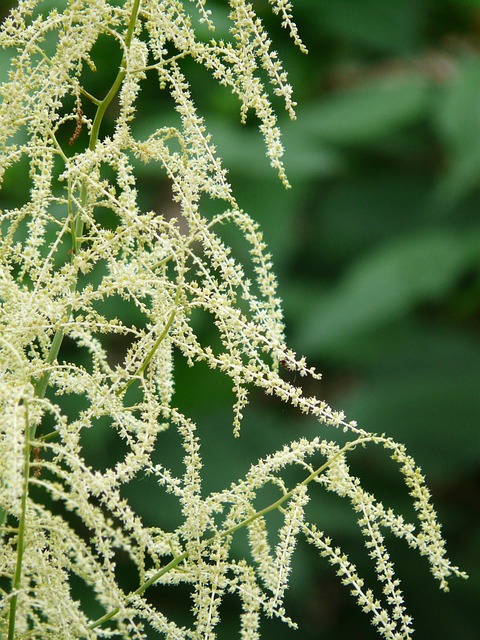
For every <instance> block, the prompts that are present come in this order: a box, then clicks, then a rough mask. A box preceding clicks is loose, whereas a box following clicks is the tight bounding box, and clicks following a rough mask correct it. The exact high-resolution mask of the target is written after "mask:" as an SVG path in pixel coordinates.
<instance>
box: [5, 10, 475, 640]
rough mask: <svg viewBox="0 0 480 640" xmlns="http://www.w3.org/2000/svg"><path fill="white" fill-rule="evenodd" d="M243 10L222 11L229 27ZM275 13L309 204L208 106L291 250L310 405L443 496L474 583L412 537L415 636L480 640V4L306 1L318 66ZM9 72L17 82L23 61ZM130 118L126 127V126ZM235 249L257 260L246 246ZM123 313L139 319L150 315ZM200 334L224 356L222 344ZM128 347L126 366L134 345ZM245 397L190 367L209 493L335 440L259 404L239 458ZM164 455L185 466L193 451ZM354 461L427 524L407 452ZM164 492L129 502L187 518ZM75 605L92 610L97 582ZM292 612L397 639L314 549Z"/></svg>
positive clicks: (229, 107)
mask: <svg viewBox="0 0 480 640" xmlns="http://www.w3.org/2000/svg"><path fill="white" fill-rule="evenodd" d="M59 4H61V3H59V2H55V1H54V0H51V1H49V2H45V3H44V4H43V6H44V7H45V8H48V7H53V6H58V5H59ZM223 4H224V3H223V2H220V0H218V2H213V1H212V2H211V5H212V8H213V9H215V8H217V9H218V12H219V14H221V13H222V7H223ZM254 4H255V6H256V7H257V9H258V11H259V13H260V15H261V16H262V18H263V19H264V20H265V22H266V24H267V25H268V26H269V29H270V31H271V33H272V37H273V40H274V42H275V46H276V48H277V49H278V50H279V52H280V55H281V57H282V59H283V60H284V61H285V66H286V68H287V69H288V71H289V73H290V77H291V82H292V84H293V85H294V88H295V95H296V99H297V102H298V105H299V106H298V112H297V113H298V118H297V121H296V122H294V123H291V122H289V121H287V120H286V119H285V118H283V116H282V117H281V122H282V125H283V130H284V141H285V147H286V159H285V163H286V168H287V173H288V177H289V179H290V182H291V185H292V189H290V190H288V191H286V190H285V189H284V188H283V187H282V185H281V184H280V183H279V181H278V179H277V177H276V175H275V174H274V172H273V171H272V170H271V169H270V167H269V165H268V162H267V161H266V160H265V158H264V156H263V151H264V150H263V143H262V140H261V137H260V135H259V134H258V131H257V129H256V126H255V124H256V123H255V122H254V121H251V122H249V123H248V124H247V126H244V127H242V126H241V125H239V124H237V123H238V111H239V109H238V104H237V102H236V101H235V99H234V98H233V97H232V96H231V95H230V94H229V93H228V92H227V91H226V90H225V89H222V88H217V87H216V86H215V85H214V84H213V83H212V82H211V80H209V78H208V75H207V74H206V73H204V72H202V71H201V70H198V69H197V68H196V67H195V66H194V65H190V71H191V74H190V81H191V83H192V87H193V91H194V95H195V97H196V100H197V104H198V106H199V110H200V111H201V113H202V114H203V115H204V116H205V119H206V122H207V126H208V128H209V129H210V130H211V132H212V133H213V135H214V140H215V142H216V144H217V147H218V150H219V153H220V154H221V155H222V156H223V158H224V162H225V165H226V166H227V167H228V168H229V170H230V178H231V181H232V184H233V185H234V189H235V194H236V197H237V199H238V202H239V204H240V206H241V207H242V208H244V209H245V210H247V211H249V212H250V213H251V215H252V216H253V217H254V218H255V219H256V220H258V221H259V223H260V224H261V227H262V229H263V232H264V236H265V239H266V241H267V243H268V245H269V247H270V249H271V252H272V254H273V260H274V263H275V266H276V271H277V274H278V279H279V288H280V294H281V296H282V298H283V300H284V308H285V319H286V325H287V334H288V337H289V341H290V344H291V345H292V347H293V348H294V349H295V350H296V351H297V352H299V353H305V354H306V355H307V356H308V358H309V360H310V362H311V363H312V364H314V365H315V366H316V367H317V368H318V369H319V370H320V371H322V372H323V373H324V380H323V382H322V383H320V384H316V385H315V387H314V388H312V389H311V390H312V391H314V392H315V393H317V394H318V395H319V396H321V397H323V398H325V399H327V400H328V401H329V403H331V404H332V405H333V406H334V407H336V408H342V409H344V410H345V411H346V413H347V416H348V417H349V418H350V419H356V420H357V421H358V422H359V424H360V425H361V426H364V427H365V428H367V429H368V430H372V431H377V432H385V433H386V434H388V435H390V436H392V437H394V438H395V439H397V440H399V441H402V442H404V443H405V444H406V445H407V447H408V450H409V452H410V453H411V454H412V455H413V456H414V457H415V458H416V460H417V462H418V463H419V464H420V466H421V467H422V469H423V471H424V472H425V474H426V476H427V478H428V481H429V486H430V487H431V491H432V494H433V496H434V501H435V504H436V506H437V508H438V512H439V514H440V520H441V522H442V523H443V531H444V535H445V537H446V539H447V542H448V547H447V548H448V551H449V555H450V557H451V559H452V561H453V562H454V563H455V564H458V565H459V566H461V568H463V569H464V570H465V571H467V572H468V573H469V575H470V578H469V580H468V581H461V580H455V581H454V582H453V583H452V585H451V592H450V593H449V594H448V595H445V594H442V593H440V592H439V591H438V589H437V585H436V583H435V582H434V580H433V578H432V577H431V576H430V574H429V571H428V567H427V564H426V562H425V561H424V560H423V559H419V558H418V557H417V556H416V554H413V553H411V552H410V551H408V549H407V548H406V546H405V545H402V544H400V543H395V542H394V541H392V547H391V549H392V556H393V558H394V560H395V562H396V564H397V569H398V574H399V576H400V577H401V579H402V581H403V585H404V590H405V598H406V603H407V605H408V607H409V609H410V611H411V613H412V614H413V616H414V619H415V626H416V629H417V632H416V635H415V637H416V638H417V639H418V640H429V639H431V638H435V639H436V640H444V639H445V640H446V639H450V638H452V637H455V638H457V639H458V640H478V639H479V638H480V615H479V611H480V384H479V381H480V2H479V1H477V0H455V1H454V0H450V1H447V0H395V1H388V0H387V1H386V0H360V1H359V0H302V1H301V2H300V1H299V2H297V3H296V5H297V6H296V8H295V16H296V20H297V24H298V27H299V31H300V34H301V35H302V37H303V39H304V41H305V43H306V45H307V47H308V49H309V55H308V56H304V55H302V54H301V53H300V52H299V51H298V50H296V49H295V48H294V47H293V45H292V43H291V41H290V40H289V39H288V37H287V36H286V34H285V33H284V32H282V30H281V29H280V25H279V21H278V19H277V18H275V17H274V16H272V15H271V14H270V10H269V7H268V3H267V1H266V0H258V1H256V2H255V3H254ZM9 5H11V3H9V2H7V3H3V2H2V6H1V7H0V11H1V12H3V14H5V12H6V10H7V8H8V6H9ZM222 29H224V30H225V35H227V30H228V24H227V23H226V22H223V23H222V22H221V25H220V35H222V33H221V32H222ZM205 37H207V34H205ZM0 55H1V56H3V57H0V74H1V73H2V67H3V70H4V69H5V68H6V67H5V63H6V59H7V58H6V56H7V53H6V52H0ZM112 56H113V57H114V56H117V57H119V53H118V51H116V50H115V47H114V46H113V45H112V44H111V43H110V42H109V41H107V40H105V41H104V42H102V43H99V45H98V47H97V50H96V52H95V56H94V57H95V60H96V63H97V66H98V69H99V71H98V72H97V74H96V75H91V76H89V82H90V83H91V84H90V88H89V91H91V92H92V93H94V94H95V93H96V90H97V88H98V94H99V95H102V93H103V88H104V87H105V86H106V84H105V82H106V81H105V76H102V69H105V68H108V67H109V66H111V60H112V59H113V58H112ZM187 67H188V65H187ZM187 67H186V68H187ZM192 74H193V75H192ZM107 84H108V80H107ZM95 85H96V86H95ZM141 99H142V109H141V111H140V114H139V115H140V119H139V122H138V126H137V133H138V134H139V135H144V134H145V135H146V134H147V133H150V132H151V131H152V130H153V128H154V127H156V126H158V125H162V124H163V125H164V124H165V123H166V122H168V121H169V119H170V118H171V114H170V112H169V109H170V106H171V105H170V102H169V101H168V100H166V99H163V98H161V97H159V94H158V92H157V88H156V86H155V83H154V82H153V83H152V84H151V85H148V86H146V87H145V89H144V91H143V94H142V97H141ZM109 117H110V126H111V123H112V122H113V119H114V117H115V112H114V110H113V111H112V112H111V113H110V116H109ZM108 126H109V125H108V124H107V127H106V128H105V131H107V130H108ZM72 129H73V125H72ZM72 133H73V130H72V131H70V132H69V133H68V135H67V134H66V139H68V137H69V136H70V135H71V134H72ZM82 139H83V138H80V140H79V142H78V144H81V143H82ZM83 141H84V139H83ZM139 172H140V182H141V187H142V190H141V195H140V197H141V200H142V206H144V207H148V208H154V209H157V210H158V211H161V212H168V210H169V207H170V206H171V205H170V204H169V187H168V183H167V182H166V181H165V180H164V179H163V178H162V177H161V176H159V175H158V173H156V172H155V170H153V169H151V168H148V167H147V168H145V167H139ZM26 188H28V182H27V176H26V175H25V167H23V168H22V167H21V166H20V167H19V168H18V169H15V170H12V171H10V172H9V173H8V174H7V176H6V181H5V185H4V189H3V191H2V193H1V199H2V206H5V207H6V206H11V205H12V204H13V203H15V201H16V199H18V198H19V199H20V200H21V199H22V197H23V194H24V193H25V189H26ZM172 211H173V210H172ZM173 214H174V212H173V213H172V215H173ZM230 240H231V242H233V243H235V242H236V239H235V237H234V236H232V238H231V239H230ZM234 250H235V249H234ZM238 251H240V252H241V251H242V248H241V245H239V249H238ZM117 311H118V310H116V309H112V314H114V313H117ZM121 312H122V314H123V316H124V317H125V314H126V315H127V316H128V315H129V314H130V315H131V318H132V319H134V318H135V310H128V309H125V308H122V310H121ZM201 330H202V331H203V332H204V337H205V339H206V340H208V336H209V327H208V326H205V327H203V328H201ZM68 347H69V345H68V343H67V344H66V345H65V349H68ZM111 348H112V351H113V353H115V352H116V350H118V353H119V354H120V353H121V352H122V346H121V345H118V344H115V343H112V346H111ZM65 357H66V356H65ZM119 357H120V356H119ZM231 398H232V396H231V391H230V388H229V383H228V381H226V380H224V379H222V378H221V377H220V376H217V375H213V374H209V373H208V372H207V371H204V370H203V369H201V368H198V367H196V368H194V369H193V370H190V369H188V367H186V366H185V363H184V362H183V361H182V360H181V359H180V358H178V360H177V361H176V396H175V399H176V402H177V403H178V405H180V406H181V407H182V408H183V409H184V410H185V411H186V412H187V413H188V414H189V415H192V417H194V418H195V419H197V420H198V423H199V429H200V434H201V435H202V438H203V440H204V444H203V453H204V456H205V460H206V467H205V469H206V479H205V490H206V491H209V490H213V489H218V488H220V487H222V486H224V485H225V483H228V482H230V480H231V479H234V478H235V477H238V476H239V474H241V473H242V472H244V471H245V470H246V469H248V466H249V465H250V463H251V462H253V461H255V460H256V459H257V458H258V457H259V456H261V455H264V454H265V453H267V452H269V451H273V450H275V449H276V448H278V447H279V446H281V444H282V443H283V442H285V441H288V440H289V439H292V438H295V437H297V436H298V435H299V434H300V433H301V434H304V433H305V434H310V435H313V434H315V433H319V432H320V433H321V432H322V428H319V426H318V425H315V424H313V423H312V422H310V421H305V420H304V421H303V422H302V423H300V422H299V420H298V417H297V416H296V415H295V414H293V413H292V412H290V411H289V410H285V409H284V408H282V407H279V406H277V405H276V404H274V403H272V401H271V400H270V399H266V398H265V397H262V396H261V395H256V394H254V395H253V403H252V405H251V406H250V408H249V409H248V411H247V412H246V420H245V426H244V430H243V433H242V436H241V438H240V439H239V440H237V441H234V439H233V436H232V434H231V431H230V430H229V424H230V422H231ZM69 410H71V411H74V408H72V407H70V409H69ZM113 443H114V437H113V436H112V435H111V434H110V433H109V430H108V428H105V429H101V428H99V429H98V430H97V431H96V432H92V433H91V434H89V435H88V437H87V439H86V442H85V445H86V446H89V447H91V451H92V460H94V459H95V457H96V456H97V458H98V456H99V455H101V457H102V463H103V464H107V463H108V461H109V460H113V459H115V456H118V455H119V454H118V453H115V448H114V446H113ZM162 447H163V448H162V452H163V454H164V455H167V456H169V457H170V459H171V460H172V466H173V467H175V466H176V465H177V466H178V467H179V468H180V466H181V454H180V452H179V451H178V442H177V441H176V439H175V437H174V436H172V437H171V439H170V440H168V439H167V440H166V441H165V443H164V444H163V445H162ZM99 451H100V452H101V454H98V452H99ZM95 452H97V453H95ZM226 460H227V461H228V462H227V464H226V465H225V461H226ZM99 464H100V463H99ZM354 464H355V465H356V468H358V472H359V473H360V474H361V476H362V478H363V479H364V482H365V483H366V485H367V486H368V487H371V489H372V490H373V491H375V492H377V493H379V494H380V495H381V496H382V497H384V499H385V501H386V502H387V503H388V504H389V505H391V506H393V507H394V508H396V509H401V510H404V511H405V512H406V513H407V514H408V513H410V511H409V510H410V506H409V501H408V499H407V497H406V494H405V491H404V489H403V488H402V485H401V482H400V481H399V478H398V473H397V469H395V468H393V467H392V465H391V464H389V463H388V460H387V458H386V456H384V455H382V454H381V453H379V452H377V451H375V450H372V449H369V450H366V451H364V452H361V453H360V454H357V455H356V457H355V459H354ZM156 495H157V494H156V492H155V487H154V486H150V485H149V484H148V483H147V482H145V483H143V484H142V486H141V488H140V491H138V490H133V489H132V490H131V492H130V494H129V495H128V499H129V500H131V502H132V504H135V505H136V506H137V508H138V509H139V511H140V513H141V514H142V517H143V518H144V519H145V521H146V522H147V523H149V524H161V525H162V526H166V527H167V526H174V525H175V524H176V522H177V518H178V514H177V513H176V511H175V509H174V507H173V506H172V507H171V510H170V507H169V506H168V505H167V506H166V505H165V503H163V502H159V501H158V498H157V497H156ZM312 508H313V509H315V510H316V513H315V518H316V519H317V520H318V523H319V526H320V527H323V528H325V530H326V531H328V533H329V534H331V536H332V537H333V538H334V540H335V541H336V542H337V543H339V544H341V545H342V546H343V547H344V548H345V550H347V551H348V552H349V553H351V554H352V557H353V558H354V559H356V560H357V561H358V564H359V566H360V567H361V570H362V571H363V572H364V573H365V575H367V576H372V568H371V567H370V565H369V562H368V560H367V558H366V554H365V552H364V550H363V547H362V539H361V536H360V535H359V532H358V530H356V528H355V525H354V520H353V518H352V516H351V514H350V513H349V511H348V508H346V507H343V506H342V505H341V503H338V502H336V501H335V500H332V499H327V497H325V496H320V497H318V498H316V499H315V501H314V503H313V507H312ZM277 524H278V523H277ZM242 544H245V541H243V542H242V540H240V542H239V545H240V547H241V546H242ZM119 563H120V565H121V559H119ZM125 567H126V569H125V574H126V577H125V578H124V580H125V585H126V588H128V586H129V584H128V582H129V578H128V569H127V565H125ZM135 586H136V585H135V584H134V583H132V585H131V587H133V588H135ZM73 587H74V588H76V589H79V592H80V586H79V585H73ZM152 598H154V599H157V600H158V605H159V606H160V607H163V608H164V609H166V610H168V611H170V612H171V613H172V615H174V616H175V617H176V618H177V619H179V620H180V619H182V616H183V615H184V614H185V611H184V609H185V606H184V601H183V600H182V599H181V598H180V597H178V596H173V595H170V596H163V595H162V594H161V593H158V594H156V595H155V594H153V593H152ZM87 604H88V603H87ZM88 606H89V605H88ZM92 606H93V605H92ZM287 612H288V613H289V615H291V617H292V618H294V619H295V620H296V621H297V622H298V623H299V625H300V630H299V631H297V632H293V631H292V630H289V629H288V628H286V627H284V626H283V625H281V624H280V623H277V622H275V621H266V622H265V624H264V626H263V630H264V637H265V638H266V639H270V638H276V640H283V639H285V640H286V639H290V638H301V639H302V640H314V639H315V640H323V639H325V640H327V639H328V640H337V639H338V640H340V639H344V638H352V639H355V640H363V639H365V640H367V639H370V638H374V637H376V635H375V632H374V630H373V628H372V627H371V626H370V623H369V620H368V619H367V618H366V617H365V616H364V615H363V614H362V613H361V612H360V611H359V610H358V609H357V607H356V604H355V603H354V602H353V600H352V598H351V597H350V596H349V594H348V593H347V591H346V590H345V588H344V587H342V586H341V585H340V583H339V581H338V580H337V578H336V577H335V576H334V574H333V572H332V570H331V569H330V568H329V567H328V566H327V565H326V563H325V562H324V561H323V560H322V559H320V558H318V557H317V556H316V554H315V552H314V551H313V550H311V549H309V548H307V547H306V545H300V546H299V547H298V549H297V552H296V556H295V561H294V570H293V573H292V587H291V590H290V592H289V595H288V598H287ZM237 613H238V611H237V610H236V604H235V603H233V601H232V604H231V606H230V603H227V606H226V608H225V617H224V620H223V622H222V624H221V626H220V628H219V634H220V635H219V637H222V638H225V639H226V640H229V639H230V638H236V637H238V619H237V617H236V614H237ZM187 618H188V616H187ZM152 637H153V636H152Z"/></svg>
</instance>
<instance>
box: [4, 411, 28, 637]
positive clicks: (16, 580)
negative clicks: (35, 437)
mask: <svg viewBox="0 0 480 640" xmlns="http://www.w3.org/2000/svg"><path fill="white" fill-rule="evenodd" d="M29 477H30V426H29V417H28V404H27V402H25V450H24V461H23V491H22V500H21V503H20V519H19V524H18V537H17V562H16V565H15V573H14V574H13V579H12V592H13V595H12V597H11V599H10V611H9V616H8V640H14V638H15V620H16V615H17V600H18V592H19V590H20V587H21V583H22V562H23V552H24V550H25V525H26V520H27V500H28V484H29Z"/></svg>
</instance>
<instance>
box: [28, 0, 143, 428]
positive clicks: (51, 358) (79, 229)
mask: <svg viewBox="0 0 480 640" xmlns="http://www.w3.org/2000/svg"><path fill="white" fill-rule="evenodd" d="M139 9H140V0H135V2H134V3H133V8H132V13H131V16H130V21H129V24H128V28H127V34H126V36H125V47H126V48H127V49H128V48H129V47H130V43H131V41H132V37H133V32H134V29H135V23H136V20H137V17H138V12H139ZM125 75H126V59H125V55H123V57H122V61H121V63H120V68H119V70H118V73H117V77H116V78H115V80H114V82H113V84H112V86H111V88H110V91H109V92H108V93H107V95H106V96H105V98H104V99H103V100H101V101H98V100H96V101H95V102H96V103H97V105H98V106H97V112H96V114H95V118H94V120H93V125H92V131H91V133H90V141H89V143H88V148H89V150H90V151H93V150H94V149H95V147H96V145H97V142H98V134H99V131H100V126H101V124H102V121H103V117H104V115H105V112H106V110H107V109H108V107H109V106H110V104H111V102H112V100H113V99H114V98H115V96H116V94H117V93H118V91H119V89H120V87H121V85H122V82H123V80H124V79H125ZM87 197H88V191H87V186H86V183H85V181H84V182H83V183H82V186H81V189H80V207H79V209H78V211H77V212H76V214H75V215H73V218H72V261H73V260H74V259H75V256H76V255H78V252H79V251H80V248H81V245H82V236H83V227H84V220H83V218H82V216H81V211H82V209H83V208H84V207H85V205H86V203H87ZM70 206H71V197H70V194H69V208H70ZM76 286H77V281H76V280H75V282H74V283H73V285H72V289H73V290H75V288H76ZM71 311H72V309H71V306H70V305H69V306H68V308H67V310H66V314H65V315H66V320H65V322H68V319H69V318H70V314H71ZM62 324H64V323H63V322H62ZM64 336H65V329H64V328H63V327H60V328H59V329H57V331H56V333H55V335H54V337H53V340H52V344H51V346H50V351H49V353H48V356H47V359H46V365H47V367H48V368H47V370H46V371H44V373H43V374H42V375H41V376H40V378H39V379H38V380H37V382H36V383H35V395H36V397H37V398H43V397H44V396H45V393H46V391H47V387H48V383H49V381H50V371H49V367H50V365H52V364H53V363H54V362H55V361H56V359H57V357H58V353H59V351H60V347H61V346H62V342H63V338H64ZM34 435H35V434H34Z"/></svg>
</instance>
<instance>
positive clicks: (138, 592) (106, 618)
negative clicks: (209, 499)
mask: <svg viewBox="0 0 480 640" xmlns="http://www.w3.org/2000/svg"><path fill="white" fill-rule="evenodd" d="M370 440H371V438H368V437H361V438H357V440H354V441H353V442H348V443H347V444H346V445H345V446H344V447H342V448H341V449H340V450H339V451H338V452H337V453H336V454H335V455H334V456H333V457H332V458H330V459H329V460H327V461H326V462H325V463H324V464H322V466H321V467H318V469H315V471H312V473H311V474H310V475H309V476H307V477H306V478H305V479H304V480H303V481H302V482H300V483H299V484H298V485H296V486H295V488H293V489H291V490H290V491H288V492H287V493H285V494H284V495H283V496H281V497H280V498H279V499H278V500H276V501H275V502H272V504H270V505H268V507H265V508H264V509H261V510H260V511H256V512H255V513H253V514H252V515H251V516H249V517H248V518H245V519H244V520H242V521H241V522H239V523H238V524H236V525H233V526H231V527H229V528H228V529H224V530H223V531H218V532H217V533H215V534H213V536H211V537H210V538H207V539H206V540H204V541H203V542H201V543H200V548H201V549H204V548H205V547H208V546H209V545H211V544H213V542H215V541H216V540H218V539H219V538H225V537H226V536H230V535H232V534H233V533H235V532H236V531H238V530H239V529H243V528H244V527H247V526H248V525H249V524H250V523H251V522H253V521H254V520H258V518H263V516H266V515H267V514H268V513H270V512H271V511H274V510H275V509H280V508H281V506H282V505H283V503H284V502H286V501H287V500H289V499H290V498H291V497H292V496H293V494H294V493H295V491H296V490H297V488H298V487H300V486H302V485H303V486H307V485H308V484H310V482H312V481H313V480H315V478H317V477H318V476H319V475H320V474H321V473H323V472H324V471H325V470H326V469H328V467H329V466H331V465H332V463H333V462H334V461H335V460H337V459H338V458H339V457H340V456H342V455H343V454H344V453H345V452H346V451H350V450H352V449H355V447H357V446H358V445H359V444H365V443H366V442H370ZM188 555H189V553H188V551H184V552H183V553H181V554H180V555H178V556H175V558H173V560H171V561H170V562H169V563H168V564H166V565H165V566H164V567H162V568H161V569H159V570H158V571H157V572H156V573H154V574H153V576H152V577H151V578H149V579H148V580H146V581H145V582H144V583H142V584H141V585H140V586H139V587H138V589H136V590H135V591H133V592H132V593H131V595H132V596H141V595H142V593H144V592H145V591H146V590H147V589H148V588H149V587H151V586H152V584H154V583H155V582H157V580H159V579H160V578H161V577H162V576H164V575H165V574H166V573H168V572H169V571H171V570H172V569H174V568H175V567H177V566H178V565H179V564H180V563H181V562H183V561H184V560H186V559H187V558H188ZM119 611H120V608H119V607H115V608H114V609H112V610H111V611H109V612H108V613H106V614H105V615H104V616H102V617H101V618H98V619H97V620H95V621H94V622H92V623H91V624H89V625H88V628H89V629H95V628H96V627H99V626H101V625H102V624H104V623H105V622H108V621H109V620H111V619H112V618H114V617H115V616H116V615H117V613H118V612H119Z"/></svg>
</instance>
